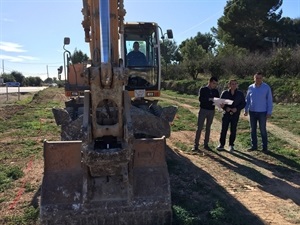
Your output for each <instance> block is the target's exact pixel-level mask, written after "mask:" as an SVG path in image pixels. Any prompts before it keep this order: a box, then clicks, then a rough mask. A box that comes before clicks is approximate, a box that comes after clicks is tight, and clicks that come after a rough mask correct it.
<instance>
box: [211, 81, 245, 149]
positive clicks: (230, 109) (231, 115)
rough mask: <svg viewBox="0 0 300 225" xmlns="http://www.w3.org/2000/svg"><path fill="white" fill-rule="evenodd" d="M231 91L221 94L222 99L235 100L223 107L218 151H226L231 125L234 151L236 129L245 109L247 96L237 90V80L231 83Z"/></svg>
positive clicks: (231, 146)
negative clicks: (227, 135)
mask: <svg viewBox="0 0 300 225" xmlns="http://www.w3.org/2000/svg"><path fill="white" fill-rule="evenodd" d="M228 86H229V89H228V90H225V91H223V92H222V94H221V98H223V99H230V100H233V103H232V104H231V105H227V104H225V105H224V106H223V110H224V112H223V117H222V128H221V134H220V140H219V141H220V144H219V146H218V147H217V150H218V151H222V150H224V146H225V142H226V134H227V130H228V127H229V125H230V136H229V150H230V151H231V152H232V151H234V141H235V138H236V128H237V124H238V121H239V117H240V113H241V110H242V109H243V108H244V107H245V105H246V102H245V96H244V94H243V92H241V91H240V90H238V89H237V86H238V83H237V81H236V80H235V79H232V80H230V81H229V84H228Z"/></svg>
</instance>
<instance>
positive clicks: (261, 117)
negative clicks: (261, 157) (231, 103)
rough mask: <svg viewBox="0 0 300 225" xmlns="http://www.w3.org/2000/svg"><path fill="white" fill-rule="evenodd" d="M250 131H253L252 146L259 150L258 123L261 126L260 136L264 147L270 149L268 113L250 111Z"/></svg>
mask: <svg viewBox="0 0 300 225" xmlns="http://www.w3.org/2000/svg"><path fill="white" fill-rule="evenodd" d="M249 116H250V129H251V145H252V148H255V149H257V122H258V124H259V130H260V135H261V139H262V147H263V149H264V150H267V149H268V134H267V112H252V111H249Z"/></svg>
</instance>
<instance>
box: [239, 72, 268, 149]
mask: <svg viewBox="0 0 300 225" xmlns="http://www.w3.org/2000/svg"><path fill="white" fill-rule="evenodd" d="M272 110H273V97H272V91H271V88H270V86H269V85H268V84H266V83H264V82H263V75H262V73H256V74H255V75H254V83H253V84H251V85H250V86H249V87H248V91H247V95H246V106H245V112H244V115H245V116H247V115H248V114H249V117H250V130H251V147H250V148H249V149H248V151H255V150H257V122H258V124H259V129H260V134H261V139H262V150H263V151H264V152H267V151H268V135H267V128H266V127H267V119H268V118H270V117H271V115H272Z"/></svg>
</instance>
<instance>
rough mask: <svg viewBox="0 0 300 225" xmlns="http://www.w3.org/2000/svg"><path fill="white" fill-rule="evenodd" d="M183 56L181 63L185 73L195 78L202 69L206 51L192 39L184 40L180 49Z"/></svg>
mask: <svg viewBox="0 0 300 225" xmlns="http://www.w3.org/2000/svg"><path fill="white" fill-rule="evenodd" d="M181 51H182V56H183V65H184V67H185V68H186V71H187V73H188V74H189V75H190V76H191V77H192V78H193V80H196V79H197V77H198V74H199V73H201V72H203V71H204V68H203V63H202V62H203V61H204V60H205V57H206V52H205V50H204V49H203V48H202V46H200V45H197V42H196V41H195V40H194V39H191V40H189V41H186V42H185V45H184V46H183V47H182V49H181Z"/></svg>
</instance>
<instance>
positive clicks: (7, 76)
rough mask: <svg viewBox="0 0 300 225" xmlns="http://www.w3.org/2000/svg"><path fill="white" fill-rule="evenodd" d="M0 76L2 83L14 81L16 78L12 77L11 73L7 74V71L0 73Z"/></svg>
mask: <svg viewBox="0 0 300 225" xmlns="http://www.w3.org/2000/svg"><path fill="white" fill-rule="evenodd" d="M1 77H2V78H3V80H4V83H6V82H15V81H16V79H15V78H14V76H13V75H11V74H8V73H3V74H2V75H1Z"/></svg>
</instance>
